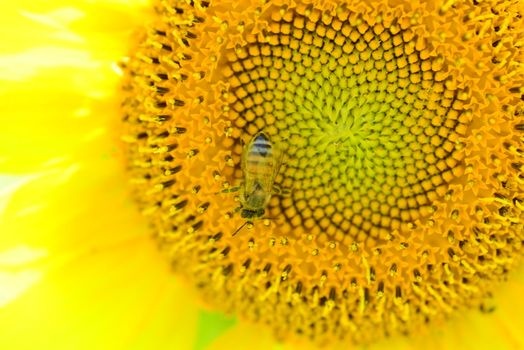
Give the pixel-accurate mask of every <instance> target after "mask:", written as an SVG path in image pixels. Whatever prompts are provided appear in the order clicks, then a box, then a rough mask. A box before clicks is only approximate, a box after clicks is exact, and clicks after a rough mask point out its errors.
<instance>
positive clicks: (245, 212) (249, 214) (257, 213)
mask: <svg viewBox="0 0 524 350" xmlns="http://www.w3.org/2000/svg"><path fill="white" fill-rule="evenodd" d="M265 212H266V211H265V210H264V209H263V208H262V209H242V211H241V212H240V216H241V217H243V218H244V219H253V218H260V217H262V216H264V213H265Z"/></svg>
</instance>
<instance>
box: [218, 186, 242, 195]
mask: <svg viewBox="0 0 524 350" xmlns="http://www.w3.org/2000/svg"><path fill="white" fill-rule="evenodd" d="M238 191H240V186H235V187H230V188H226V189H224V190H222V191H220V192H217V193H216V194H219V193H231V192H238Z"/></svg>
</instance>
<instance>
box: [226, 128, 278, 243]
mask: <svg viewBox="0 0 524 350" xmlns="http://www.w3.org/2000/svg"><path fill="white" fill-rule="evenodd" d="M282 155H283V153H282V151H281V149H280V148H279V147H277V145H276V144H275V143H273V142H272V141H271V139H270V138H269V136H268V135H267V134H265V133H264V132H259V133H257V134H255V136H253V138H252V139H251V140H250V141H249V143H248V144H247V145H246V146H245V147H244V150H243V152H242V159H241V166H242V173H243V176H244V180H243V182H242V184H241V186H239V187H235V188H232V189H230V190H228V192H234V191H240V207H239V208H237V211H240V216H241V217H242V218H244V219H247V220H246V222H245V223H244V224H243V225H242V226H240V227H239V228H238V229H237V230H236V231H235V233H234V234H233V235H235V234H236V233H238V231H240V230H241V229H242V228H243V227H244V226H245V225H246V224H252V220H253V219H259V218H262V217H263V216H264V214H265V212H266V207H267V205H268V203H269V201H270V199H271V196H272V194H274V193H280V192H281V191H280V189H279V188H278V186H276V185H275V178H276V176H277V174H278V172H279V170H280V165H281V164H282Z"/></svg>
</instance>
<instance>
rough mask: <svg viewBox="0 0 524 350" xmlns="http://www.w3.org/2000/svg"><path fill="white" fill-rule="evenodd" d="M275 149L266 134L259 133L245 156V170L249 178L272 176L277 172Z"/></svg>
mask: <svg viewBox="0 0 524 350" xmlns="http://www.w3.org/2000/svg"><path fill="white" fill-rule="evenodd" d="M275 165H276V160H275V149H274V147H273V144H272V143H271V140H270V139H269V138H268V137H267V135H266V134H264V133H259V134H258V135H256V136H255V137H254V138H253V140H251V142H250V143H249V145H248V148H247V150H246V154H245V169H244V171H245V172H246V173H247V175H248V176H254V177H257V178H258V177H266V176H272V175H273V173H274V171H275Z"/></svg>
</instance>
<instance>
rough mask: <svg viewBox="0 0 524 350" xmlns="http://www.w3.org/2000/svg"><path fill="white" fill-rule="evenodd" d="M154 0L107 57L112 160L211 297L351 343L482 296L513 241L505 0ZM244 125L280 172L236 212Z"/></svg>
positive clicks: (514, 171)
mask: <svg viewBox="0 0 524 350" xmlns="http://www.w3.org/2000/svg"><path fill="white" fill-rule="evenodd" d="M519 4H520V5H519ZM519 6H520V7H519ZM152 8H153V10H154V11H153V20H152V22H151V24H150V25H149V27H148V28H147V29H146V30H144V31H143V32H141V33H138V34H137V46H136V48H135V51H134V52H133V55H131V57H130V58H129V60H128V61H127V62H126V63H125V65H124V70H125V72H126V74H125V79H124V83H123V94H124V98H123V103H122V110H123V120H124V126H123V130H124V131H123V139H124V141H125V142H126V152H127V155H128V159H129V164H128V165H129V173H130V177H131V181H132V182H133V186H134V189H135V192H136V197H137V199H138V202H139V205H140V208H141V209H142V210H143V212H144V214H145V215H147V216H148V217H149V220H150V222H151V224H152V227H153V232H154V234H155V237H156V239H157V241H158V242H159V244H160V246H161V248H162V250H163V251H165V253H166V255H168V257H169V259H170V261H171V262H172V265H173V267H174V268H175V270H176V271H178V272H180V273H183V274H184V275H185V276H186V277H187V278H189V279H190V280H191V281H192V282H193V283H194V284H195V285H196V286H197V287H198V288H199V289H200V290H201V292H202V295H203V297H204V298H205V299H206V300H207V301H209V303H210V304H212V305H215V306H216V307H217V308H219V309H221V310H223V311H226V312H229V313H232V314H235V315H239V316H240V317H242V318H243V319H249V320H252V321H256V322H258V323H261V324H267V325H268V326H269V327H270V328H271V329H272V330H273V331H274V332H275V333H276V334H277V335H278V336H279V337H281V338H290V337H306V338H308V339H311V340H313V341H314V342H317V343H330V342H334V341H340V340H342V341H346V342H352V343H357V344H359V343H360V344H362V343H369V342H372V341H374V340H376V339H379V338H381V337H384V336H387V335H390V334H396V333H414V332H418V331H420V330H422V329H424V327H425V325H426V324H429V323H435V322H439V321H442V320H445V319H446V318H448V317H449V316H450V315H453V314H454V313H455V312H457V310H458V311H462V310H464V309H465V308H468V307H469V308H471V307H480V308H481V309H482V310H485V311H486V310H488V311H489V310H491V308H490V307H487V306H486V304H485V300H486V297H489V296H490V294H491V290H492V289H493V286H494V285H495V284H496V283H495V282H496V281H498V280H501V279H504V278H505V276H506V275H507V273H508V271H510V270H512V269H513V268H514V267H515V266H516V265H517V263H518V262H519V261H520V260H521V257H522V251H523V248H522V242H523V239H524V237H523V232H524V228H523V225H522V222H523V220H524V215H523V209H524V198H523V196H522V193H524V174H523V172H522V168H523V167H524V165H523V164H524V160H523V155H524V151H522V149H523V148H522V141H521V139H522V131H523V130H524V122H523V121H522V116H523V115H524V106H523V101H522V84H521V80H519V79H521V77H522V65H521V64H518V62H516V61H515V60H514V58H515V57H518V50H519V47H520V46H519V45H522V40H520V41H519V39H518V35H520V34H519V28H523V27H524V24H523V23H522V18H523V16H522V13H521V12H522V8H521V2H519V1H505V2H502V3H498V2H497V3H496V4H495V2H494V1H491V2H490V1H482V2H480V1H473V2H453V1H447V2H445V3H444V2H443V3H442V4H441V3H440V2H433V1H427V2H423V3H419V2H413V1H407V0H406V1H402V0H399V1H388V0H368V1H357V0H355V1H353V0H348V1H334V0H333V1H332V0H322V1H320V0H319V1H306V0H303V1H297V2H296V4H295V2H293V4H282V2H281V1H277V0H275V1H272V0H270V1H267V0H264V1H248V2H242V1H241V2H238V1H230V0H220V1H216V2H215V1H197V0H192V1H186V0H183V1H182V0H171V1H156V2H155V4H154V6H153V7H152ZM516 63H517V64H516ZM259 132H263V133H264V135H267V136H268V138H270V139H271V143H272V144H273V145H274V147H275V150H276V149H277V148H278V149H279V150H281V151H282V154H283V157H282V163H283V164H282V166H281V167H280V169H279V171H278V172H277V174H276V176H275V178H274V180H275V184H276V185H277V186H278V187H279V188H281V189H282V191H281V193H271V194H270V195H271V198H270V201H269V204H268V205H267V207H264V208H263V209H265V215H264V217H263V218H262V219H258V218H257V219H256V220H253V222H252V224H250V225H247V224H246V219H244V218H242V217H241V215H240V212H239V211H238V209H237V208H238V207H239V205H240V206H242V205H244V204H245V203H243V202H242V201H243V200H245V199H242V195H241V194H242V193H241V192H240V193H239V192H235V191H234V190H233V189H234V188H235V187H237V186H243V184H244V183H245V182H244V181H245V180H246V176H247V175H246V172H245V171H244V170H245V169H242V166H241V163H242V155H243V154H245V153H244V152H245V150H246V147H248V146H247V145H250V144H251V143H250V142H251V140H252V139H253V137H254V135H257V133H259ZM257 160H260V158H258V159H257ZM269 173H270V172H268V174H269ZM239 198H240V202H239Z"/></svg>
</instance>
